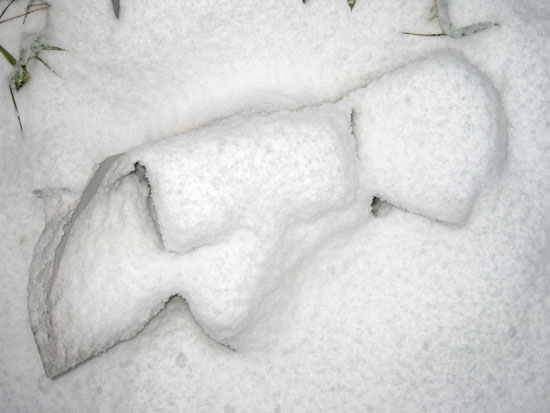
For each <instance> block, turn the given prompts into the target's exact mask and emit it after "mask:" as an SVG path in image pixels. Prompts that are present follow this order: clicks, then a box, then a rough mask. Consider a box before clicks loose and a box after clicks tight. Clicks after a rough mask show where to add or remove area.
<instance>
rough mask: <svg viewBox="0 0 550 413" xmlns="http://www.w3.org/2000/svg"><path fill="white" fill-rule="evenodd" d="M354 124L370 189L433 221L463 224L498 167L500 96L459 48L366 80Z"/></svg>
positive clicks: (502, 126) (502, 151) (502, 128)
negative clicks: (455, 51) (371, 80)
mask: <svg viewBox="0 0 550 413" xmlns="http://www.w3.org/2000/svg"><path fill="white" fill-rule="evenodd" d="M354 125H355V129H354V133H355V135H356V136H357V139H358V146H359V151H358V152H359V157H360V158H361V160H362V163H363V166H364V175H365V179H366V180H367V182H368V185H369V186H370V187H371V188H372V191H373V192H374V193H375V194H376V195H377V196H378V197H380V198H381V199H383V200H386V201H389V202H390V203H392V204H394V205H396V206H399V207H401V208H404V209H406V210H407V211H412V212H415V213H419V214H422V215H425V216H427V217H429V218H432V219H437V220H441V221H445V222H448V223H451V224H457V225H460V224H464V222H465V221H466V219H467V217H468V215H469V214H470V211H471V209H472V207H473V204H474V201H475V199H476V198H477V196H478V195H479V193H480V192H481V191H482V189H483V188H484V187H486V186H487V185H489V184H494V182H493V181H494V178H495V176H498V172H499V170H501V169H502V167H503V165H504V161H505V155H506V141H507V137H506V120H505V117H504V114H503V110H502V106H501V103H500V100H499V98H498V94H497V92H496V91H495V89H494V87H493V86H492V85H491V84H490V81H489V79H487V78H486V76H484V75H483V74H481V73H479V71H478V70H476V69H475V67H473V66H472V65H471V64H470V63H469V62H468V61H466V60H465V59H464V58H462V57H460V56H459V55H457V54H449V53H445V54H439V55H435V56H432V57H430V58H428V59H425V60H422V61H419V62H415V63H411V64H410V65H408V66H406V67H405V68H403V69H399V70H397V71H395V72H392V73H390V74H388V75H385V76H384V77H383V78H382V79H380V80H376V81H374V82H373V83H371V84H370V85H369V86H368V87H367V88H366V89H365V91H364V93H361V94H360V97H359V98H358V103H357V105H356V106H355V116H354ZM491 178H493V179H491Z"/></svg>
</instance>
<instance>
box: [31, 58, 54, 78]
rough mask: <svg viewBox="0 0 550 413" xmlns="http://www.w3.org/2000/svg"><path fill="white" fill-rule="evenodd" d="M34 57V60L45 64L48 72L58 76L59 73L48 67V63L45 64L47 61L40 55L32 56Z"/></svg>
mask: <svg viewBox="0 0 550 413" xmlns="http://www.w3.org/2000/svg"><path fill="white" fill-rule="evenodd" d="M34 58H35V59H36V60H38V61H39V62H40V63H42V64H43V65H44V66H46V68H47V69H48V70H49V71H50V72H52V73H53V74H54V75H56V76H58V77H59V75H58V74H57V73H56V72H55V70H53V69H52V68H51V67H50V65H49V64H47V63H46V62H45V61H44V59H42V58H41V57H40V56H34Z"/></svg>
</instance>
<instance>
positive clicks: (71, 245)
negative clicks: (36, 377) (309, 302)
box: [29, 105, 372, 376]
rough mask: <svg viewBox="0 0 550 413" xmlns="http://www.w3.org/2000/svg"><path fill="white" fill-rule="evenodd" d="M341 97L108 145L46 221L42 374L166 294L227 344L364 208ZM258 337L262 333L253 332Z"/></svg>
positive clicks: (85, 353) (103, 341)
mask: <svg viewBox="0 0 550 413" xmlns="http://www.w3.org/2000/svg"><path fill="white" fill-rule="evenodd" d="M354 150H355V143H354V138H353V136H352V133H351V124H350V117H349V109H347V108H343V107H340V106H337V105H326V106H322V107H319V108H314V109H307V110H303V111H301V112H294V113H278V114H275V115H270V116H264V117H256V118H233V119H229V120H226V121H224V122H220V123H218V124H215V125H212V126H210V127H206V128H203V129H200V130H196V131H192V132H189V133H187V134H184V135H181V136H176V137H173V138H169V139H165V140H161V141H158V142H157V143H154V144H152V145H148V146H144V147H141V148H137V149H135V150H133V151H130V152H128V153H126V154H124V155H121V156H113V157H111V158H108V159H107V160H106V161H104V163H103V164H102V165H101V166H100V168H99V169H98V171H97V172H96V174H95V176H94V177H93V178H92V179H91V181H90V183H89V184H88V187H87V188H86V190H85V191H84V193H83V196H82V199H81V201H80V204H79V206H77V207H76V208H75V209H74V211H75V212H73V213H72V215H71V214H67V213H65V214H60V216H59V217H57V218H56V219H54V220H53V221H51V222H50V223H49V224H48V225H47V230H46V231H45V232H44V234H43V236H42V239H41V240H40V242H39V245H38V247H37V251H38V253H37V254H35V259H34V263H33V268H32V270H31V279H30V284H29V309H30V313H31V323H32V327H33V332H34V333H35V339H36V341H37V344H38V347H39V350H40V353H41V356H42V360H43V363H44V366H45V369H46V372H47V374H48V375H49V376H54V375H57V374H59V373H60V372H63V371H65V370H66V369H68V368H70V367H72V366H74V365H75V364H77V363H79V362H81V361H83V360H85V359H87V358H89V357H91V356H93V355H95V354H97V353H98V352H101V351H103V350H105V349H107V348H109V347H110V346H112V345H114V344H116V343H117V342H119V341H121V340H124V339H128V338H130V337H133V336H134V335H135V334H137V333H138V332H139V331H140V330H141V329H142V328H143V327H144V326H145V324H146V323H147V322H148V321H149V320H150V319H151V318H152V317H153V316H154V315H155V314H156V313H158V312H159V311H160V310H161V309H162V308H163V306H164V304H165V303H166V301H167V300H168V299H169V298H170V297H171V296H173V295H180V296H182V297H184V298H186V299H187V301H188V303H189V307H190V309H191V311H192V313H193V315H194V317H195V319H196V320H197V321H198V322H199V324H200V325H201V326H202V327H203V329H204V330H205V331H206V333H207V334H209V335H210V336H211V337H213V338H214V339H216V340H218V341H219V342H221V343H225V344H228V345H231V346H232V347H235V348H242V347H244V346H253V345H254V343H251V340H250V339H248V340H245V339H241V337H242V336H243V335H246V334H247V333H249V332H250V331H251V330H252V329H253V326H254V325H255V324H256V323H258V322H260V321H261V320H262V319H263V318H264V317H265V316H266V315H267V314H269V313H270V312H272V311H276V308H275V307H274V306H276V305H278V304H277V303H279V305H280V301H281V300H284V297H285V295H286V293H285V291H287V290H288V288H290V286H291V285H292V282H293V275H294V273H295V271H296V270H297V268H298V267H299V265H300V264H301V262H303V261H304V260H305V259H306V258H307V256H308V255H310V254H311V253H312V252H314V251H315V250H316V249H317V248H318V247H319V245H320V243H322V242H323V241H324V240H326V239H328V238H329V237H330V235H331V234H334V233H335V232H336V231H341V230H344V229H346V228H352V227H354V226H357V225H358V224H359V223H360V222H362V221H364V220H365V219H367V218H368V217H369V212H370V211H369V210H370V208H369V204H370V201H371V199H372V197H370V196H368V195H367V194H366V193H364V191H363V190H362V189H361V186H360V185H359V178H358V174H357V164H356V162H355V159H356V158H355V154H354ZM256 344H257V345H262V343H256Z"/></svg>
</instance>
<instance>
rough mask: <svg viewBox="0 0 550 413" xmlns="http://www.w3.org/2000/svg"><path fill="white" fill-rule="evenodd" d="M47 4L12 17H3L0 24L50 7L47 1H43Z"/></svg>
mask: <svg viewBox="0 0 550 413" xmlns="http://www.w3.org/2000/svg"><path fill="white" fill-rule="evenodd" d="M45 4H47V6H44V7H40V8H37V9H33V10H31V11H29V12H28V13H23V14H18V15H17V16H13V17H10V18H8V19H4V20H0V24H2V23H6V22H9V21H10V20H15V19H18V18H20V17H25V16H27V15H29V14H31V13H34V12H37V11H40V10H47V9H49V8H50V5H49V4H48V3H45Z"/></svg>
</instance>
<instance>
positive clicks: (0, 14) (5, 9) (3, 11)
mask: <svg viewBox="0 0 550 413" xmlns="http://www.w3.org/2000/svg"><path fill="white" fill-rule="evenodd" d="M14 1H15V0H11V1H10V2H9V3H8V5H7V6H6V7H5V8H4V10H2V13H0V19H1V18H2V16H3V15H4V14H5V13H6V12H7V11H8V9H9V8H10V6H11V5H12V4H13V2H14Z"/></svg>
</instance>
